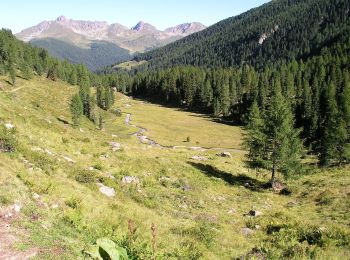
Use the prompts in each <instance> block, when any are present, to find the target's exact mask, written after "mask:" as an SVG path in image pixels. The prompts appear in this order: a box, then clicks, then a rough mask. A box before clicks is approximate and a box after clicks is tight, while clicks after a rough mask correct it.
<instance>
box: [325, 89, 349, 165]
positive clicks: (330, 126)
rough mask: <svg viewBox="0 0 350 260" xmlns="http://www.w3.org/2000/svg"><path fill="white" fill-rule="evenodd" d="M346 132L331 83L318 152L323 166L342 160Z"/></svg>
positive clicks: (346, 138) (344, 150)
mask: <svg viewBox="0 0 350 260" xmlns="http://www.w3.org/2000/svg"><path fill="white" fill-rule="evenodd" d="M347 140H348V133H347V130H346V123H345V121H344V120H343V118H342V117H341V113H340V112H339V109H338V105H337V101H336V87H335V85H334V84H333V83H331V84H330V85H329V87H328V91H327V104H326V115H325V121H324V128H323V136H322V140H321V149H320V154H319V159H320V163H321V165H323V166H327V165H330V164H332V163H333V162H335V161H336V162H337V163H338V164H341V163H342V162H343V161H344V159H345V158H344V157H345V152H346V147H347V145H346V142H347Z"/></svg>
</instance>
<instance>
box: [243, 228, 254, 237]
mask: <svg viewBox="0 0 350 260" xmlns="http://www.w3.org/2000/svg"><path fill="white" fill-rule="evenodd" d="M241 232H242V234H243V235H244V236H249V235H251V234H253V233H254V230H253V229H250V228H247V227H246V228H242V230H241Z"/></svg>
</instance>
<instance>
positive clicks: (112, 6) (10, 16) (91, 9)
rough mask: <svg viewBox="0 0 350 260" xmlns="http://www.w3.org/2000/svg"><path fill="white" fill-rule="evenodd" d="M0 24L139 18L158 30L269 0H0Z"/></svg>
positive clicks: (15, 26) (208, 21) (211, 19)
mask: <svg viewBox="0 0 350 260" xmlns="http://www.w3.org/2000/svg"><path fill="white" fill-rule="evenodd" d="M1 2H2V3H1V9H2V13H1V16H0V27H5V28H9V29H11V30H12V31H13V32H14V33H16V32H19V31H21V30H22V29H25V28H27V27H30V26H33V25H36V24H38V23H39V22H41V21H43V20H54V19H56V18H57V17H58V16H60V15H64V16H66V17H68V18H72V19H80V20H93V21H95V20H97V21H107V22H108V23H115V22H118V23H121V24H123V25H126V26H128V27H131V26H133V25H135V24H136V23H137V22H139V21H140V20H143V21H145V22H149V23H151V24H153V25H154V26H156V27H157V28H159V29H165V28H167V27H170V26H173V25H176V24H180V23H184V22H194V21H196V22H201V23H203V24H205V25H212V24H214V23H216V22H218V21H220V20H222V19H225V18H228V17H231V16H234V15H237V14H240V13H242V12H244V11H246V10H249V9H251V8H253V7H257V6H259V5H261V4H264V3H266V2H269V1H268V0H131V1H130V0H129V1H126V0H123V1H121V0H1Z"/></svg>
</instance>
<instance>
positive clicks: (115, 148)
mask: <svg viewBox="0 0 350 260" xmlns="http://www.w3.org/2000/svg"><path fill="white" fill-rule="evenodd" d="M109 144H110V146H111V147H112V151H113V152H115V151H118V150H120V149H121V147H122V146H121V144H120V143H117V142H110V143H109Z"/></svg>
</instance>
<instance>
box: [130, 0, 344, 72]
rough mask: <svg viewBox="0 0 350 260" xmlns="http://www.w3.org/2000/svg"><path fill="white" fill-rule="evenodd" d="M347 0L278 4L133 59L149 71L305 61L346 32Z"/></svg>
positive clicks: (282, 1)
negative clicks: (152, 69)
mask: <svg viewBox="0 0 350 260" xmlns="http://www.w3.org/2000/svg"><path fill="white" fill-rule="evenodd" d="M349 10H350V3H349V1H348V0H276V1H271V2H270V3H267V4H265V5H263V6H261V7H258V8H255V9H252V10H250V11H248V12H246V13H243V14H241V15H239V16H236V17H232V18H229V19H226V20H223V21H221V22H219V23H217V24H215V25H213V26H211V27H209V28H207V29H206V30H203V31H201V32H198V33H194V34H192V35H190V36H188V37H186V38H183V39H181V40H179V41H176V42H174V43H172V44H169V45H167V46H165V47H162V48H159V49H156V50H153V51H150V52H147V53H144V54H139V55H137V56H136V58H135V60H137V61H139V60H147V61H148V63H147V64H148V67H149V68H160V67H163V68H164V67H172V66H176V65H199V66H211V67H215V66H216V67H218V66H220V67H221V66H234V65H241V64H244V63H249V64H252V65H254V66H256V67H263V66H265V65H266V64H268V63H274V62H276V61H279V60H281V59H293V58H297V59H298V58H303V57H307V56H310V55H312V54H314V53H315V52H318V51H319V50H320V49H321V48H322V47H324V46H327V45H329V44H332V43H333V42H334V41H335V39H336V38H337V37H340V36H342V35H344V34H346V33H348V30H349V28H350V27H349V21H350V19H349Z"/></svg>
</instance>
